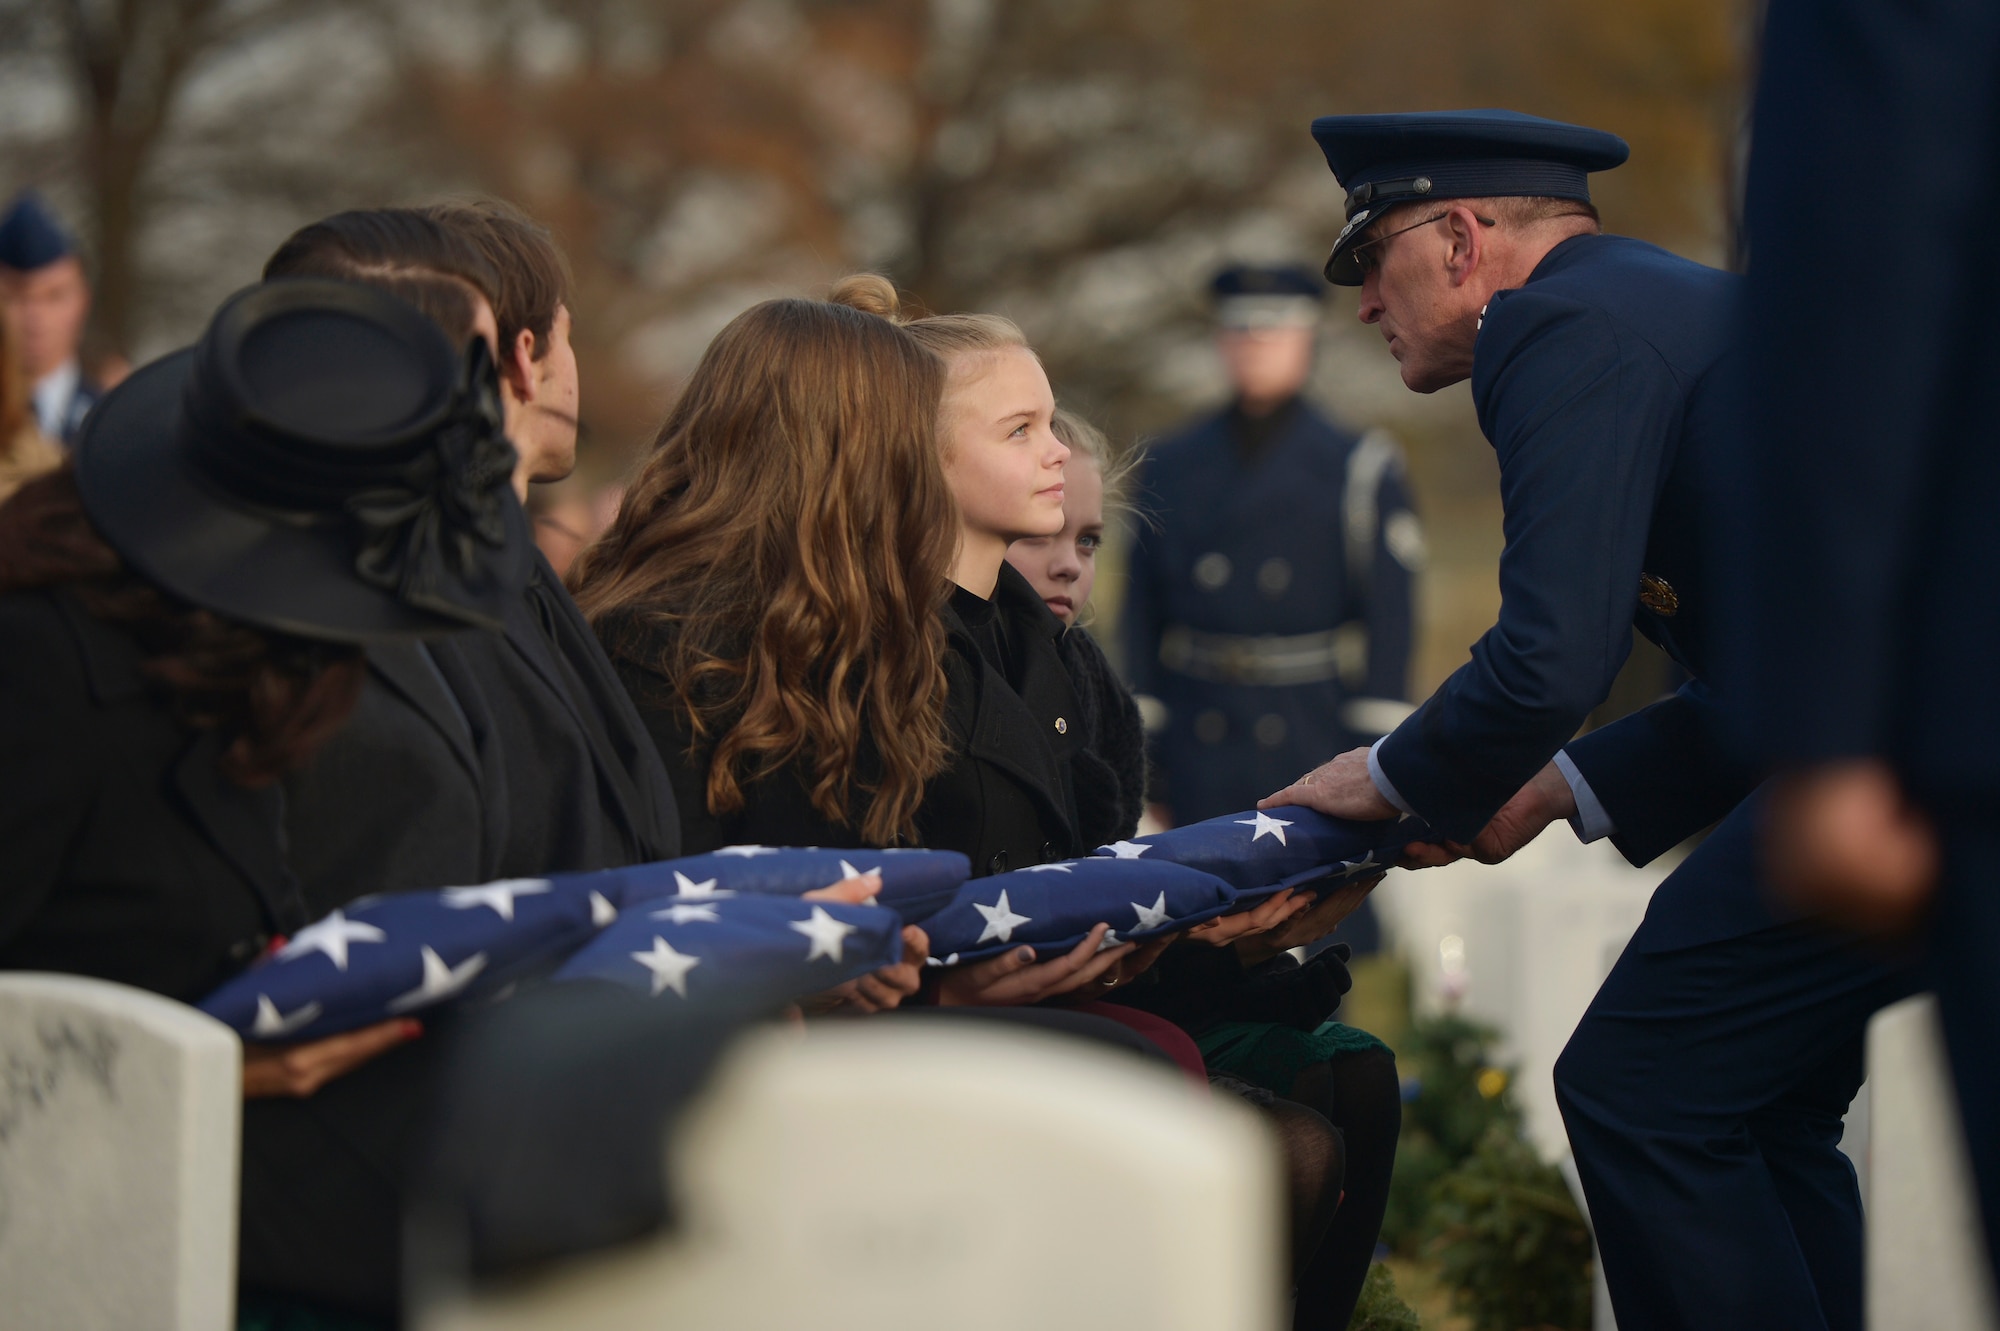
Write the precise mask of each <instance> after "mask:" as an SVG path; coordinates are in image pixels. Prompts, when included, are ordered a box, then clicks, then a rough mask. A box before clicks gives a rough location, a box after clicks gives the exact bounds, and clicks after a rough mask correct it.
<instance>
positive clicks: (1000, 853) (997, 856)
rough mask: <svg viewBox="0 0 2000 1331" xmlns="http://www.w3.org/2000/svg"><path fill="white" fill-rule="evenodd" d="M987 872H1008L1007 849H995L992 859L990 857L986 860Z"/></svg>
mask: <svg viewBox="0 0 2000 1331" xmlns="http://www.w3.org/2000/svg"><path fill="white" fill-rule="evenodd" d="M986 872H988V873H1006V872H1007V852H1006V851H1004V850H996V851H994V852H993V858H992V859H990V860H988V861H986Z"/></svg>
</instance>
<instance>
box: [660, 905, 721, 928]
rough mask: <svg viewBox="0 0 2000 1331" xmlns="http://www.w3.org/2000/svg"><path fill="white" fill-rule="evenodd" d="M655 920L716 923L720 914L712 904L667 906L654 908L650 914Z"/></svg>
mask: <svg viewBox="0 0 2000 1331" xmlns="http://www.w3.org/2000/svg"><path fill="white" fill-rule="evenodd" d="M652 918H653V919H656V920H672V921H673V922H674V923H675V924H718V923H720V922H721V916H719V915H717V914H716V913H715V907H713V906H669V907H667V908H666V909H665V910H656V911H654V912H653V915H652Z"/></svg>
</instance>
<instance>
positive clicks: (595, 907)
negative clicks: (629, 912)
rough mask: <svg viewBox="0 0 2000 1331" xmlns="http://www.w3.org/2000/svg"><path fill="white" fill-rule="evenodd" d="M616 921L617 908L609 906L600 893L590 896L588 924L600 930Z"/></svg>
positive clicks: (609, 903)
mask: <svg viewBox="0 0 2000 1331" xmlns="http://www.w3.org/2000/svg"><path fill="white" fill-rule="evenodd" d="M617 919H618V907H616V906H614V905H612V904H611V902H610V901H609V900H608V899H606V897H605V895H604V894H603V893H602V892H592V893H591V894H590V922H591V923H592V924H594V925H596V926H597V927H598V928H600V929H602V928H603V927H604V926H605V925H607V924H611V923H614V922H615V921H616V920H617Z"/></svg>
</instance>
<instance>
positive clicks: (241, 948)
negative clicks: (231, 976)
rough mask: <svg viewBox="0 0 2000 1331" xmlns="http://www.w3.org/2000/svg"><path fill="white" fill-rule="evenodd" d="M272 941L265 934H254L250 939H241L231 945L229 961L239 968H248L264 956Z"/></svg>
mask: <svg viewBox="0 0 2000 1331" xmlns="http://www.w3.org/2000/svg"><path fill="white" fill-rule="evenodd" d="M270 945H271V940H270V939H269V938H267V937H265V936H264V935H263V934H253V935H251V936H250V937H249V938H239V939H237V940H236V941H235V942H233V943H231V944H230V945H229V959H230V960H231V961H233V962H235V963H236V964H237V965H239V966H247V965H249V964H250V963H251V962H253V961H255V960H256V959H257V958H258V957H260V956H262V955H263V954H264V949H265V948H267V947H269V946H270Z"/></svg>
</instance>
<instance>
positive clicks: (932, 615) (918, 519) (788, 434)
mask: <svg viewBox="0 0 2000 1331" xmlns="http://www.w3.org/2000/svg"><path fill="white" fill-rule="evenodd" d="M943 384H944V367H943V365H942V364H941V363H940V362H939V360H938V359H937V357H935V356H934V355H932V354H931V353H929V352H927V351H926V350H924V349H923V348H922V347H920V346H918V345H917V344H916V343H915V342H914V341H913V340H912V339H911V338H910V337H909V336H907V335H906V334H904V333H902V332H901V331H899V330H898V329H896V328H895V327H894V326H893V325H891V324H890V323H888V322H887V321H885V320H883V319H879V318H876V317H874V316H872V315H869V314H865V313H862V312H860V311H858V310H855V309H851V308H848V307H846V306H842V305H836V304H829V303H826V302H821V301H810V300H772V301H766V302H764V303H763V304H760V305H757V306H754V307H753V308H751V309H749V310H747V311H745V312H744V313H743V314H741V315H739V316H737V318H736V319H735V320H733V321H732V322H731V323H730V324H729V325H728V327H726V328H724V329H723V330H722V332H721V333H719V334H717V336H716V338H715V340H714V342H712V343H711V344H710V345H709V348H708V351H707V352H706V353H705V354H704V355H703V357H702V359H701V363H700V365H699V366H698V367H697V368H696V369H695V372H694V374H693V376H692V377H691V378H690V379H689V381H688V384H687V386H686V388H685V389H684V390H683V392H682V394H681V396H680V399H679V400H678V401H677V402H676V403H675V405H674V407H673V410H672V411H671V413H670V414H669V415H668V417H667V420H666V422H665V424H663V425H662V426H661V427H660V432H659V436H658V438H657V440H656V441H655V444H654V447H653V452H652V454H651V456H650V457H649V458H648V459H647V460H646V462H645V464H644V465H643V467H642V468H641V469H640V472H639V475H638V477H637V479H636V480H635V481H634V482H633V484H632V486H631V488H630V489H629V490H628V491H627V494H626V497H625V501H624V504H623V506H622V508H621V509H620V511H619V514H618V518H617V520H616V521H614V522H613V523H612V525H611V528H610V530H608V531H607V532H606V533H605V534H604V536H603V537H602V538H601V539H600V540H599V541H598V542H597V544H595V545H594V546H592V547H591V548H590V549H589V550H588V551H586V552H585V553H584V554H583V555H582V556H581V558H580V559H579V560H578V561H577V565H576V569H575V571H574V572H573V574H572V576H571V582H572V585H573V587H574V590H575V593H576V599H577V603H578V604H579V605H580V606H581V607H582V608H583V612H584V614H585V616H586V617H588V618H589V619H590V621H591V622H592V624H593V625H594V626H595V627H596V628H597V630H598V633H599V636H600V637H601V638H602V639H603V640H604V643H605V646H606V648H607V649H608V650H609V651H610V653H611V656H612V658H613V660H614V661H615V662H617V663H618V665H619V669H620V673H621V674H622V675H623V676H624V677H625V680H626V684H627V686H628V687H629V688H631V689H632V691H633V693H634V695H635V697H636V698H637V699H638V700H639V702H640V705H641V710H642V712H644V713H645V715H646V716H647V720H648V724H649V726H651V727H652V729H653V732H654V737H655V739H656V740H657V741H658V742H659V745H660V748H661V751H662V754H663V756H664V757H665V758H666V759H667V762H668V765H669V767H670V768H671V769H672V770H673V774H674V776H675V778H676V779H675V783H674V784H675V794H676V798H677V799H678V801H679V803H680V806H681V827H682V838H683V843H684V849H686V850H687V851H688V852H690V853H693V852H696V851H701V850H707V849H712V848H713V847H714V846H715V845H719V844H723V843H724V842H727V841H736V840H767V839H768V840H774V841H785V840H794V841H795V840H796V838H787V837H783V836H778V835H771V834H770V832H769V829H771V828H773V827H783V826H796V825H799V824H800V822H801V820H803V822H804V824H805V825H807V826H813V825H814V824H815V823H817V824H823V825H824V826H825V827H826V828H827V829H828V831H827V833H826V835H825V836H824V837H822V838H821V840H822V842H823V844H842V845H859V844H866V845H876V846H887V845H892V844H895V843H897V842H898V841H903V842H911V841H914V840H915V839H916V814H917V810H918V807H919V805H920V804H921V803H922V801H923V797H924V785H925V782H927V781H928V780H929V779H930V778H931V777H933V776H935V775H936V774H937V773H938V772H939V771H940V770H941V769H942V768H943V767H944V765H945V763H946V760H947V757H948V739H947V735H946V728H945V719H944V710H945V692H946V685H945V671H944V665H943V656H944V635H943V630H942V628H941V627H940V624H939V620H938V608H939V606H940V605H941V604H942V603H943V600H944V596H945V589H946V586H947V576H948V571H949V569H950V564H951V557H952V541H953V531H954V529H955V521H954V518H953V510H952V500H951V494H950V492H949V490H948V489H947V488H946V486H945V483H944V477H943V475H942V473H941V471H940V469H939V467H938V463H937V454H936V448H935V445H934V443H933V437H934V432H935V429H936V418H937V409H938V400H939V397H940V394H941V393H942V391H943ZM752 787H756V788H757V789H756V792H755V793H756V794H757V796H758V798H757V799H756V800H755V801H752V800H751V799H749V798H747V792H749V791H750V789H751V788H752ZM843 829H844V830H845V831H846V836H845V837H842V836H841V832H842V830H843Z"/></svg>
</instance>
